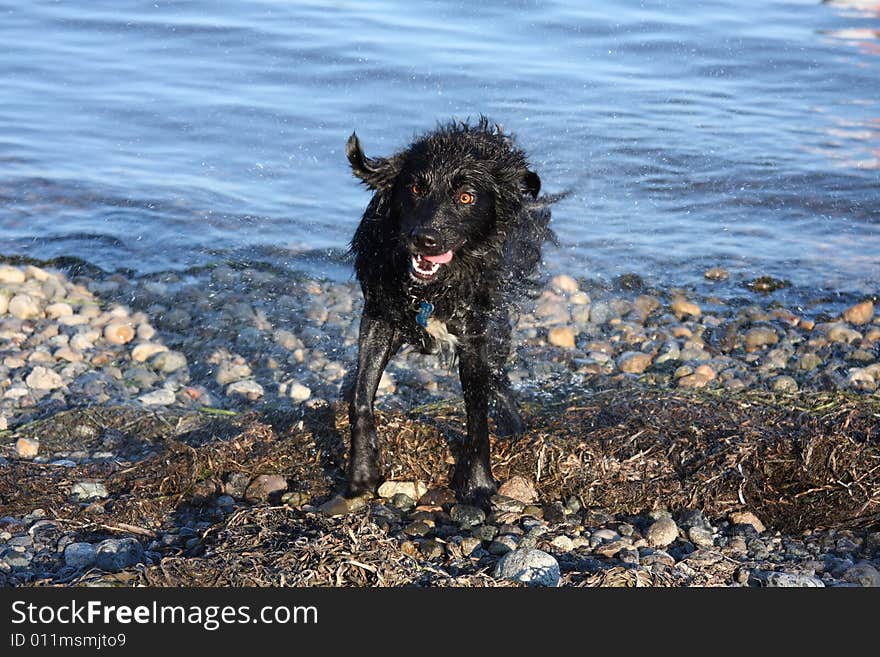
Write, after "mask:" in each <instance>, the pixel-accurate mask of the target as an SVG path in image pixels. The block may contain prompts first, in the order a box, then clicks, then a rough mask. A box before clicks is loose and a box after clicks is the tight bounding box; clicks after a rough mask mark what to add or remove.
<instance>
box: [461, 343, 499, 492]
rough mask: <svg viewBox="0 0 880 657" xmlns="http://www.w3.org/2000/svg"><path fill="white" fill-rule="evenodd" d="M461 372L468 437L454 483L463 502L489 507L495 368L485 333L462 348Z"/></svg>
mask: <svg viewBox="0 0 880 657" xmlns="http://www.w3.org/2000/svg"><path fill="white" fill-rule="evenodd" d="M458 371H459V375H460V377H461V388H462V392H463V393H464V404H465V411H466V413H467V438H466V440H465V444H464V447H463V449H462V451H461V455H460V457H459V459H458V461H457V462H456V464H455V473H454V475H453V485H454V486H455V488H456V491H457V492H458V495H459V497H460V498H461V499H462V500H463V501H466V502H468V503H471V504H474V505H476V506H482V507H486V506H488V503H489V498H490V497H491V496H492V494H493V493H494V492H495V490H496V485H495V480H494V479H492V470H491V467H490V465H489V395H490V391H491V383H490V374H491V370H490V366H489V359H488V352H487V345H486V337H485V334H484V333H479V334H477V335H475V336H474V337H473V338H472V339H470V340H469V341H468V344H467V346H465V348H463V349H462V350H461V353H460V354H459V366H458Z"/></svg>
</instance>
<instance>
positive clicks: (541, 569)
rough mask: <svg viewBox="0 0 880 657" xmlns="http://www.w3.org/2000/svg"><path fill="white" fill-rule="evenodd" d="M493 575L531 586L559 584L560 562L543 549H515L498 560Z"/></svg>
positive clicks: (496, 577)
mask: <svg viewBox="0 0 880 657" xmlns="http://www.w3.org/2000/svg"><path fill="white" fill-rule="evenodd" d="M493 577H495V579H507V580H511V581H514V582H522V583H524V584H528V585H529V586H559V578H560V573H559V562H557V561H556V559H554V558H553V557H552V556H551V555H549V554H547V553H546V552H543V551H541V550H534V549H528V550H513V551H512V552H508V553H507V554H505V555H504V556H503V557H502V558H501V559H500V560H499V561H498V564H497V565H496V566H495V572H494V574H493Z"/></svg>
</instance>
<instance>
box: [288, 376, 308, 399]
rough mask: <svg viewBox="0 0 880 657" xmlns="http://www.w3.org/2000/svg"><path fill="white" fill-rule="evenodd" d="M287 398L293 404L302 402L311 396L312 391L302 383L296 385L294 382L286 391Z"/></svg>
mask: <svg viewBox="0 0 880 657" xmlns="http://www.w3.org/2000/svg"><path fill="white" fill-rule="evenodd" d="M287 396H288V397H290V398H291V399H292V400H293V401H295V402H304V401H305V400H306V399H308V398H309V397H311V396H312V391H311V390H310V389H309V388H308V387H307V386H304V385H303V384H302V383H297V382H296V381H294V382H293V383H291V384H290V387H289V388H288V389H287Z"/></svg>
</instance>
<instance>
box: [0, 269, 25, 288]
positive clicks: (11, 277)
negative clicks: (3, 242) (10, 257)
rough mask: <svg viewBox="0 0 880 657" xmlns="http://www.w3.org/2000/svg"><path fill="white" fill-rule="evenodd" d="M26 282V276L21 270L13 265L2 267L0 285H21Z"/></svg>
mask: <svg viewBox="0 0 880 657" xmlns="http://www.w3.org/2000/svg"><path fill="white" fill-rule="evenodd" d="M24 281H25V274H24V272H23V271H22V270H21V269H19V268H18V267H13V266H12V265H0V283H3V284H6V283H12V284H20V283H24Z"/></svg>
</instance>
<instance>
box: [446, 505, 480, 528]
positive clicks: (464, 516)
mask: <svg viewBox="0 0 880 657" xmlns="http://www.w3.org/2000/svg"><path fill="white" fill-rule="evenodd" d="M449 516H450V517H451V518H452V521H453V522H456V523H458V525H459V526H460V527H462V528H465V529H466V528H468V527H474V526H475V525H479V524H481V523H482V522H483V521H484V520H486V514H485V513H484V512H483V510H482V509H480V508H478V507H475V506H469V505H467V504H456V505H455V506H453V507H452V509H450V511H449Z"/></svg>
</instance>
